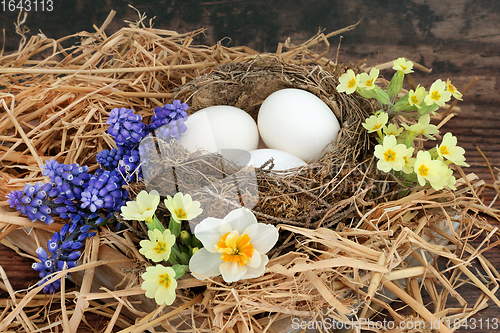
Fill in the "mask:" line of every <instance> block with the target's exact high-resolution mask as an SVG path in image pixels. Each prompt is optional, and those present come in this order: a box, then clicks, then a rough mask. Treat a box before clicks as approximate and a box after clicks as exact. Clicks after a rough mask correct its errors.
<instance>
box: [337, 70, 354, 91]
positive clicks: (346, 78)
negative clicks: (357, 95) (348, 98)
mask: <svg viewBox="0 0 500 333" xmlns="http://www.w3.org/2000/svg"><path fill="white" fill-rule="evenodd" d="M339 82H340V84H339V85H338V86H337V91H338V92H345V93H346V94H352V93H353V92H355V91H356V88H357V87H358V84H359V75H356V74H354V71H353V70H352V69H348V70H347V72H346V73H344V74H342V75H341V76H340V77H339Z"/></svg>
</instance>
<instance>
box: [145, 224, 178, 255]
mask: <svg viewBox="0 0 500 333" xmlns="http://www.w3.org/2000/svg"><path fill="white" fill-rule="evenodd" d="M148 236H149V240H147V239H144V240H141V242H140V243H139V245H140V246H141V248H140V249H139V253H141V254H142V255H144V256H145V257H146V258H148V259H151V260H153V261H154V262H160V261H162V260H165V261H167V260H168V258H169V257H170V250H171V249H172V246H173V245H174V244H175V236H174V235H172V233H171V232H170V230H168V229H167V230H165V231H164V232H161V231H160V230H158V229H154V230H149V231H148Z"/></svg>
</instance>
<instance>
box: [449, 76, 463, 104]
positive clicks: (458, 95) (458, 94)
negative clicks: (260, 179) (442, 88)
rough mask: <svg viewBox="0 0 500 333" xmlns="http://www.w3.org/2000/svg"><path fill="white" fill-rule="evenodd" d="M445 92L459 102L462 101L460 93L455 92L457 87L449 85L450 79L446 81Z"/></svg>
mask: <svg viewBox="0 0 500 333" xmlns="http://www.w3.org/2000/svg"><path fill="white" fill-rule="evenodd" d="M446 91H449V92H450V93H451V94H452V95H453V97H455V98H456V99H458V100H459V101H461V100H462V93H461V92H460V91H458V90H457V87H455V86H454V85H453V84H451V81H450V79H448V80H446Z"/></svg>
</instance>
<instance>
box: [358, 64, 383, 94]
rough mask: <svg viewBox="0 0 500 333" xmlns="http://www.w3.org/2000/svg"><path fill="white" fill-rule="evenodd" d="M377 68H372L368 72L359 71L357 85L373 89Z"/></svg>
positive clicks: (377, 72)
mask: <svg viewBox="0 0 500 333" xmlns="http://www.w3.org/2000/svg"><path fill="white" fill-rule="evenodd" d="M379 72H380V71H379V70H378V69H377V68H372V69H371V70H370V74H366V73H361V74H359V84H358V87H360V88H364V89H366V90H372V89H375V81H376V80H377V78H378V74H379Z"/></svg>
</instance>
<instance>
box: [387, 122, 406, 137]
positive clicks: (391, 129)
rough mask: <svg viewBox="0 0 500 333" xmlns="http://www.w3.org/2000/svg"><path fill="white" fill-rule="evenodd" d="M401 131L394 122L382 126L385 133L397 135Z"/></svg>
mask: <svg viewBox="0 0 500 333" xmlns="http://www.w3.org/2000/svg"><path fill="white" fill-rule="evenodd" d="M401 132H403V128H401V127H398V125H396V124H389V125H387V126H384V134H385V135H394V136H398V135H399V134H401Z"/></svg>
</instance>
